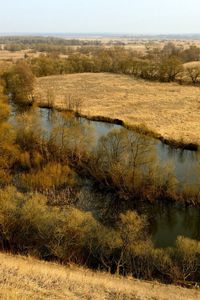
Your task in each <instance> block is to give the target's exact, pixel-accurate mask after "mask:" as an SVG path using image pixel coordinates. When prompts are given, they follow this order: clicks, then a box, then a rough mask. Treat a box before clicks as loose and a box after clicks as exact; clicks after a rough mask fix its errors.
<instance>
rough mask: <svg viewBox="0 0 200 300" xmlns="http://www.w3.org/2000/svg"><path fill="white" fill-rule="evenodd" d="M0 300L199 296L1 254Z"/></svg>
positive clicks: (180, 298)
mask: <svg viewBox="0 0 200 300" xmlns="http://www.w3.org/2000/svg"><path fill="white" fill-rule="evenodd" d="M0 299H3V300H17V299H20V300H25V299H29V300H30V299H37V300H40V299H41V300H42V299H55V300H56V299H58V300H62V299H63V300H64V299H65V300H67V299H69V300H77V299H83V300H84V299H88V300H89V299H91V300H93V299H94V300H100V299H113V300H120V299H123V300H125V299H126V300H128V299H130V300H143V299H144V300H145V299H146V300H147V299H148V300H171V299H173V300H192V299H195V300H197V299H200V292H199V291H198V290H197V289H196V290H195V289H190V290H189V289H185V288H181V287H176V286H172V285H162V284H159V283H156V282H143V281H138V280H134V279H131V278H129V279H128V278H121V277H116V276H111V275H109V274H105V273H97V272H92V271H89V270H87V269H83V268H77V267H70V268H69V267H68V268H67V267H64V266H61V265H57V264H53V263H46V262H42V261H38V260H35V259H33V258H25V257H21V256H11V255H8V254H2V253H0Z"/></svg>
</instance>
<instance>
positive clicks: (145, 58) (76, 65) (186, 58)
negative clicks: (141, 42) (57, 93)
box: [28, 43, 200, 84]
mask: <svg viewBox="0 0 200 300" xmlns="http://www.w3.org/2000/svg"><path fill="white" fill-rule="evenodd" d="M199 58H200V48H197V47H194V46H192V47H190V48H189V49H186V50H180V49H178V48H176V47H175V46H174V45H173V44H171V43H170V44H168V45H167V46H166V47H164V48H163V49H162V50H158V49H155V50H148V52H147V53H146V54H142V53H138V52H136V51H133V50H131V49H125V48H124V47H120V46H116V47H110V48H106V47H103V46H101V47H95V46H87V47H85V46H84V47H83V46H82V47H79V48H78V49H76V50H75V51H72V53H68V56H67V57H64V58H63V57H60V56H59V55H57V54H56V53H52V54H47V55H40V56H39V57H37V58H32V59H31V58H30V59H29V58H28V62H29V64H30V66H31V69H32V71H33V73H34V74H35V75H36V76H38V77H40V76H49V75H58V74H69V73H81V72H111V73H117V74H126V75H133V76H135V77H136V78H142V79H145V80H156V81H161V82H172V81H177V82H179V83H184V82H185V81H186V82H187V83H189V82H192V83H193V84H196V83H197V82H198V81H199V79H200V65H188V66H187V65H186V66H184V64H185V63H187V62H190V61H193V62H194V61H196V62H197V61H199Z"/></svg>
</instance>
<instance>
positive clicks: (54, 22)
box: [0, 0, 200, 34]
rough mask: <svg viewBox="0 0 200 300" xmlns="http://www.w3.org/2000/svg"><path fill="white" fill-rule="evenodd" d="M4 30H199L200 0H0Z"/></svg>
mask: <svg viewBox="0 0 200 300" xmlns="http://www.w3.org/2000/svg"><path fill="white" fill-rule="evenodd" d="M0 7H1V8H0V32H1V33H20V32H21V33H25V32H26V33H45V32H47V33H50V32H51V33H118V34H122V33H124V34H125V33H126V34H173V33H174V34H183V33H186V34H187V33H200V0H0Z"/></svg>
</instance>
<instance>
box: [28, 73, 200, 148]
mask: <svg viewBox="0 0 200 300" xmlns="http://www.w3.org/2000/svg"><path fill="white" fill-rule="evenodd" d="M34 98H35V99H36V102H37V103H39V104H40V105H48V104H49V101H50V100H51V105H53V106H54V107H56V108H59V109H68V108H69V106H70V105H71V103H77V105H78V106H79V107H78V109H79V110H80V111H81V114H83V115H86V116H87V117H89V118H92V117H100V118H108V119H113V120H114V119H118V120H121V121H123V122H124V123H125V124H126V125H128V126H133V127H134V126H136V127H138V126H139V127H141V128H147V129H148V130H149V131H151V132H153V133H155V135H156V136H158V137H162V138H164V139H166V140H172V141H175V142H177V143H179V142H183V143H185V144H189V143H194V144H198V145H199V144H200V135H199V131H200V123H199V111H200V94H199V88H198V87H195V86H189V85H188V86H187V85H184V86H183V85H179V84H177V83H160V82H150V81H144V80H140V79H134V78H133V77H131V76H126V75H118V74H108V73H83V74H67V75H57V76H47V77H41V78H37V80H36V84H35V90H34ZM49 98H51V99H49Z"/></svg>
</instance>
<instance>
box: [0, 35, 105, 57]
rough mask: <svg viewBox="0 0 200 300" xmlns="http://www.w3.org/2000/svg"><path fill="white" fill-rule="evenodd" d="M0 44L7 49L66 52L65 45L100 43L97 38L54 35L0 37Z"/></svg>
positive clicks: (96, 44)
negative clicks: (88, 38)
mask: <svg viewBox="0 0 200 300" xmlns="http://www.w3.org/2000/svg"><path fill="white" fill-rule="evenodd" d="M0 44H2V45H4V49H5V50H8V51H21V50H28V49H31V50H33V51H39V52H50V53H51V52H57V53H60V54H67V53H68V51H67V48H66V46H83V45H95V46H98V45H100V44H101V42H100V41H97V40H91V41H86V40H80V39H64V38H56V37H20V36H19V37H18V36H16V37H13V36H10V37H9V36H7V37H0Z"/></svg>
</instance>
